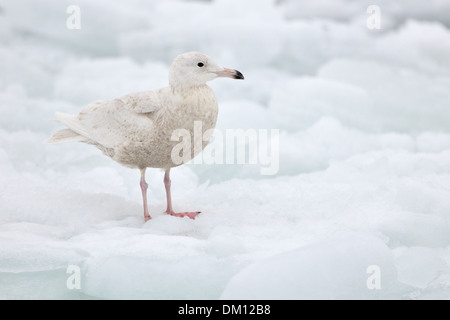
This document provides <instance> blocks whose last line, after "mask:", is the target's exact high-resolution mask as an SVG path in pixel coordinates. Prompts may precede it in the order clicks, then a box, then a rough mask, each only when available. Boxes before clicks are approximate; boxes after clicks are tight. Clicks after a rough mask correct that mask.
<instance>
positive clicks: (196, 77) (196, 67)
mask: <svg viewBox="0 0 450 320" xmlns="http://www.w3.org/2000/svg"><path fill="white" fill-rule="evenodd" d="M218 77H225V78H232V79H244V76H243V75H242V73H240V72H239V71H237V70H233V69H228V68H224V67H222V66H220V65H218V64H217V63H215V62H214V61H213V60H212V59H211V58H210V57H208V56H207V55H205V54H203V53H201V52H187V53H183V54H180V55H179V56H177V57H176V58H175V60H174V61H173V63H172V65H171V66H170V71H169V83H170V85H171V86H172V87H175V88H176V87H179V86H181V87H194V86H200V85H204V84H205V83H206V82H208V81H211V80H213V79H215V78H218Z"/></svg>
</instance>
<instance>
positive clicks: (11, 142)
mask: <svg viewBox="0 0 450 320" xmlns="http://www.w3.org/2000/svg"><path fill="white" fill-rule="evenodd" d="M378 3H379V6H380V9H381V14H382V18H381V24H382V28H381V29H380V30H369V29H367V28H366V18H367V16H368V15H367V13H366V9H367V7H368V6H369V5H371V4H373V3H372V2H371V1H350V0H340V1H301V2H299V1H294V0H284V1H272V0H264V1H260V0H258V1H256V0H252V1H239V2H238V1H237V0H236V1H234V0H233V1H228V0H227V1H225V0H215V1H176V0H174V1H156V0H155V1H147V2H142V1H138V0H132V1H128V2H126V3H119V2H118V1H114V2H111V1H108V2H106V1H96V2H95V4H94V3H92V1H87V0H80V1H78V2H77V5H79V6H80V10H81V29H80V30H68V29H67V28H66V24H65V22H66V18H67V14H66V8H67V7H68V6H69V5H72V4H73V3H72V2H68V1H56V0H46V1H41V2H40V3H39V4H38V3H34V2H31V1H26V0H20V1H14V2H0V8H2V10H1V12H0V28H1V30H2V32H1V34H0V177H1V182H2V183H1V184H0V299H21V298H22V299H23V298H25V299H32V298H44V299H97V298H106V299H108V298H111V299H129V298H137V299H219V298H222V299H253V298H255V299H266V298H274V299H299V298H305V299H314V298H326V299H349V298H356V299H450V232H449V231H450V196H449V194H450V126H449V119H450V109H449V104H450V91H449V90H448V88H449V87H450V69H449V68H448V66H449V63H450V46H449V43H450V30H449V27H450V20H449V17H448V14H446V12H448V9H449V7H448V1H444V0H442V1H434V2H433V5H429V4H427V5H426V4H425V3H424V2H422V1H410V2H408V4H406V3H398V2H395V3H393V2H392V1H378ZM237 6H238V7H239V9H236V7H237ZM205 25H207V26H208V27H207V28H205ZM189 50H198V51H204V52H205V53H206V54H208V55H209V56H211V57H212V58H213V59H214V60H215V61H217V62H218V63H220V64H222V65H224V66H227V67H230V68H236V69H238V70H240V71H241V72H242V73H243V74H244V75H245V78H246V80H245V81H243V82H237V81H232V80H227V79H223V80H215V81H214V82H211V86H212V87H213V89H214V90H215V92H216V95H217V98H218V101H219V108H220V110H219V119H218V123H217V127H218V129H219V130H221V132H225V130H226V129H237V128H241V129H255V130H258V129H267V130H270V129H279V130H280V135H279V160H280V161H279V164H280V168H279V171H278V173H277V174H276V175H273V176H264V175H261V174H260V165H251V164H246V165H233V164H222V165H220V164H214V165H206V164H202V165H197V164H189V165H186V166H183V167H180V168H177V169H174V170H172V172H171V173H172V194H173V198H174V206H175V209H178V210H200V211H202V213H201V214H200V215H199V216H198V217H197V218H196V219H195V220H190V219H187V218H186V219H180V218H176V217H170V216H167V215H164V214H163V211H164V210H165V192H164V186H163V183H162V180H163V173H162V172H160V171H159V170H156V169H155V170H148V173H147V182H148V183H149V190H148V194H149V204H150V212H151V214H152V216H153V217H154V219H152V220H151V221H150V222H148V223H144V222H143V213H142V205H141V192H140V189H139V172H138V171H137V170H130V169H127V168H124V167H121V166H120V165H118V164H116V163H114V162H113V161H111V160H110V159H108V158H106V157H104V156H103V155H101V153H100V152H99V151H98V150H96V149H95V148H92V147H91V146H88V145H83V144H76V143H71V144H60V145H56V146H49V145H44V144H42V142H43V141H44V140H45V139H46V138H48V136H49V135H50V134H51V133H52V132H53V131H54V130H56V129H57V128H60V126H59V125H58V124H57V123H55V122H53V121H51V120H52V119H54V116H53V114H54V112H55V111H61V112H67V113H74V112H76V111H77V110H79V108H81V107H82V106H83V105H85V104H86V103H88V102H91V101H93V100H97V99H110V98H114V97H118V96H121V95H123V94H126V93H129V92H133V91H140V90H146V89H155V88H158V87H161V86H164V85H166V84H167V76H168V75H167V70H168V67H169V64H170V62H171V60H172V59H173V58H174V56H176V55H177V54H179V53H181V52H185V51H189ZM70 265H76V266H78V267H79V268H80V272H81V274H80V276H81V288H80V289H73V290H70V289H68V288H67V286H66V281H67V279H68V277H69V276H70V274H68V273H67V272H66V271H67V268H68V266H70ZM374 265H375V266H377V267H378V268H379V270H380V275H381V278H380V282H381V288H380V289H369V288H368V286H367V281H368V279H369V278H370V277H371V273H368V272H367V270H368V269H367V268H368V267H370V266H374Z"/></svg>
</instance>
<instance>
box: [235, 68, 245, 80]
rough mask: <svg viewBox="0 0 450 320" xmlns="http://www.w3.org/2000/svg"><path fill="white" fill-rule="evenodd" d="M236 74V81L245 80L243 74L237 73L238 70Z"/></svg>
mask: <svg viewBox="0 0 450 320" xmlns="http://www.w3.org/2000/svg"><path fill="white" fill-rule="evenodd" d="M234 71H235V72H236V74H235V75H234V78H235V79H241V80H244V79H245V78H244V75H243V74H242V73H240V72H239V71H237V70H234Z"/></svg>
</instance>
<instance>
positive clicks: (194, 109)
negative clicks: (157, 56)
mask: <svg viewBox="0 0 450 320" xmlns="http://www.w3.org/2000/svg"><path fill="white" fill-rule="evenodd" d="M218 77H225V78H232V79H244V76H243V75H242V73H241V72H239V71H237V70H234V69H228V68H224V67H222V66H220V65H218V64H217V63H216V62H214V61H213V60H212V59H211V58H210V57H208V56H207V55H205V54H203V53H200V52H187V53H183V54H180V55H178V56H177V57H176V58H175V59H174V61H173V63H172V64H171V66H170V69H169V86H168V87H164V88H161V89H158V90H153V91H143V92H136V93H131V94H127V95H125V96H122V97H120V98H117V99H114V100H99V101H95V102H92V103H90V104H88V105H87V106H86V107H84V108H82V109H81V110H80V112H79V113H78V114H77V115H72V114H65V113H60V112H57V113H56V114H55V116H56V119H57V121H59V122H61V123H62V124H64V125H65V126H66V127H67V128H64V129H60V130H58V131H56V132H55V133H53V135H52V136H51V137H50V138H49V139H48V140H47V141H46V142H47V143H59V142H68V141H78V142H83V143H87V144H90V145H93V146H95V147H97V148H98V149H100V150H101V151H102V152H103V153H104V154H105V155H106V156H108V157H110V158H112V159H113V160H115V161H116V162H118V163H120V164H121V165H124V166H126V167H129V168H137V169H139V170H140V172H141V179H140V187H141V191H142V200H143V207H144V219H145V221H148V220H150V219H151V216H150V213H149V210H148V204H147V188H148V184H147V182H146V180H145V171H146V169H147V168H160V169H162V170H164V171H165V174H164V186H165V189H166V199H167V210H166V213H167V214H169V215H172V216H176V217H189V218H191V219H194V218H195V217H196V216H197V215H198V214H199V213H200V212H178V213H176V212H174V210H173V207H172V196H171V192H170V186H171V180H170V169H171V168H173V167H177V166H179V165H181V164H183V163H185V162H186V161H189V160H190V159H192V158H194V157H195V156H196V155H197V154H199V153H200V152H201V151H202V150H203V149H204V148H205V147H206V145H207V144H208V143H209V141H210V138H211V135H207V134H206V135H203V134H205V132H207V131H208V130H211V129H214V127H215V125H216V120H217V114H218V104H217V100H216V96H215V94H214V92H213V90H212V89H211V88H210V87H209V86H208V85H207V84H206V83H207V82H208V81H211V80H213V79H215V78H218ZM196 122H197V123H198V122H200V123H201V130H202V143H201V148H198V147H196V148H194V145H192V149H191V150H190V151H191V152H190V154H188V153H187V154H184V155H183V159H185V160H186V161H183V162H181V163H180V162H179V161H174V160H173V156H172V153H173V149H174V147H175V146H176V145H177V144H178V143H179V141H174V139H172V134H173V132H174V131H175V130H177V129H183V130H187V131H185V132H189V134H190V135H191V141H193V138H194V124H195V123H196ZM208 132H211V131H208ZM205 136H206V138H205ZM205 140H206V141H205ZM194 144H195V143H194ZM183 152H184V151H183Z"/></svg>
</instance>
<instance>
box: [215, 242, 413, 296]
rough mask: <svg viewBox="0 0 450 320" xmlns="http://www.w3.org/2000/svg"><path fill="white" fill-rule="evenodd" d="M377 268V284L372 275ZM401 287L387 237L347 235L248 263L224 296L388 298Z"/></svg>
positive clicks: (232, 281) (229, 284)
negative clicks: (378, 278)
mask: <svg viewBox="0 0 450 320" xmlns="http://www.w3.org/2000/svg"><path fill="white" fill-rule="evenodd" d="M374 270H377V271H374ZM378 270H379V271H380V273H379V277H380V280H379V286H377V284H376V282H375V280H373V281H374V282H373V283H372V279H371V278H370V277H371V276H377V274H375V272H378ZM402 287H403V286H402V285H400V284H399V283H398V282H397V274H396V269H395V267H394V263H393V258H392V253H391V251H390V250H389V248H388V247H387V246H386V245H385V244H384V243H383V241H381V240H379V239H377V238H372V237H367V236H365V235H364V236H361V235H351V236H350V235H347V236H345V237H336V238H334V239H329V240H327V241H324V242H318V243H315V244H313V245H310V246H306V247H303V248H300V249H296V250H293V251H289V252H285V253H282V254H279V255H275V256H272V257H270V258H269V259H266V260H263V261H261V262H258V263H255V264H252V265H250V266H248V267H246V268H244V269H243V270H242V271H241V272H239V273H238V274H237V275H235V276H234V277H233V278H232V279H231V280H230V282H229V283H228V285H227V287H226V288H225V290H224V292H223V293H222V296H221V299H243V300H253V299H260V300H271V299H275V300H276V299H282V300H283V299H288V300H289V299H302V300H303V299H374V298H377V299H388V298H390V297H394V296H395V295H394V294H397V295H398V294H399V293H400V292H401V290H404V289H402Z"/></svg>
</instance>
